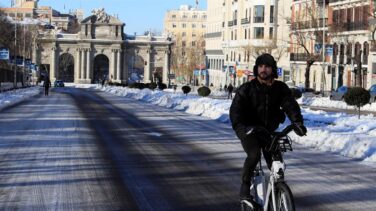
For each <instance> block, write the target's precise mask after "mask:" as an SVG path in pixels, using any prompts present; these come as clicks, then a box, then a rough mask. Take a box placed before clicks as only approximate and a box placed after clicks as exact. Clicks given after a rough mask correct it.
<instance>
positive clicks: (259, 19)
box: [253, 17, 264, 23]
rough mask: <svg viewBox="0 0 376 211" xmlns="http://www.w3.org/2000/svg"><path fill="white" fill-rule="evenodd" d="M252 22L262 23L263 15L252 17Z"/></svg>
mask: <svg viewBox="0 0 376 211" xmlns="http://www.w3.org/2000/svg"><path fill="white" fill-rule="evenodd" d="M253 23H264V17H253Z"/></svg>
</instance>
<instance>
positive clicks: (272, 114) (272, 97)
mask: <svg viewBox="0 0 376 211" xmlns="http://www.w3.org/2000/svg"><path fill="white" fill-rule="evenodd" d="M253 73H254V75H255V76H256V78H255V79H253V80H251V81H249V82H247V83H245V84H243V85H242V86H240V87H239V89H238V90H237V92H236V95H235V98H234V100H233V101H232V104H231V108H230V119H231V123H232V128H233V129H234V130H235V132H236V135H237V136H238V138H239V139H240V140H241V144H242V147H243V149H244V151H245V153H246V154H247V158H246V159H245V161H244V166H243V171H242V175H241V181H242V183H241V187H240V198H241V199H249V200H252V199H251V196H250V186H251V181H250V179H251V176H253V171H254V170H255V168H256V165H257V163H258V161H259V160H260V158H261V150H262V151H263V155H264V158H265V160H266V163H267V165H268V167H269V169H270V167H271V166H270V165H271V155H270V153H268V152H267V151H266V150H265V149H266V147H267V146H268V144H269V143H270V132H273V131H274V130H276V129H277V128H278V127H279V124H280V123H283V122H284V121H285V114H286V115H287V116H288V118H289V119H290V121H291V122H292V124H293V125H294V131H295V133H296V134H297V135H299V136H303V135H305V134H306V133H307V128H306V127H305V126H304V124H303V116H302V114H301V111H300V107H299V104H298V103H297V102H296V100H295V98H294V97H293V96H292V93H291V91H290V89H289V88H288V86H287V85H286V84H285V83H284V82H282V81H277V80H275V78H278V75H277V63H276V61H275V60H274V57H273V56H272V55H270V54H267V53H265V54H262V55H260V56H259V57H258V58H257V59H256V64H255V66H254V68H253Z"/></svg>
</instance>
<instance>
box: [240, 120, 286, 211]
mask: <svg viewBox="0 0 376 211" xmlns="http://www.w3.org/2000/svg"><path fill="white" fill-rule="evenodd" d="M291 130H292V126H291V125H290V126H288V127H286V128H285V129H284V130H283V131H282V132H275V133H274V134H273V139H272V143H271V146H270V148H269V151H272V152H273V155H272V157H273V162H272V167H271V170H270V175H269V181H268V183H267V184H266V182H265V181H264V183H263V184H262V186H263V187H265V185H267V188H266V194H265V193H264V194H263V197H262V199H261V201H260V200H259V198H260V196H259V194H258V193H257V186H255V185H256V184H253V185H252V186H251V189H252V188H253V189H254V190H251V191H254V193H255V196H256V197H255V200H257V201H256V202H257V203H258V204H259V205H260V206H261V207H263V209H264V211H267V210H268V208H269V199H270V194H271V196H272V197H271V198H272V205H273V210H276V208H277V204H276V203H277V202H276V196H275V184H276V183H277V182H284V173H285V169H286V166H285V163H284V160H283V157H282V152H286V151H287V150H290V151H292V147H291V140H290V138H289V137H288V136H287V134H288V133H289V132H290V131H291ZM256 171H260V172H261V175H262V176H264V172H263V171H262V164H261V160H260V162H259V166H258V167H256ZM254 178H255V177H253V178H252V179H253V180H254ZM263 190H265V189H263ZM243 203H246V204H247V205H248V206H250V207H253V205H252V204H251V203H249V202H248V201H246V200H244V201H243Z"/></svg>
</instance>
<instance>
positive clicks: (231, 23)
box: [228, 19, 238, 27]
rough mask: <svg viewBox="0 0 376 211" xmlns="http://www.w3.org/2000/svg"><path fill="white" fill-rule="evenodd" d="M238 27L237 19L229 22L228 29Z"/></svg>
mask: <svg viewBox="0 0 376 211" xmlns="http://www.w3.org/2000/svg"><path fill="white" fill-rule="evenodd" d="M236 25H238V20H237V19H235V20H232V21H229V22H228V27H231V26H236Z"/></svg>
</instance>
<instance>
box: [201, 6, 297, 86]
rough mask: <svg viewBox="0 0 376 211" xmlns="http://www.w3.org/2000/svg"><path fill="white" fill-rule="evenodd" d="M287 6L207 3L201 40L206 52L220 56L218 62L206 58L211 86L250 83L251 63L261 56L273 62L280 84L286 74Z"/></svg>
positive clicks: (288, 8) (287, 64)
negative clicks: (206, 18)
mask: <svg viewBox="0 0 376 211" xmlns="http://www.w3.org/2000/svg"><path fill="white" fill-rule="evenodd" d="M290 5H291V4H289V1H258V2H253V1H248V0H223V1H210V0H209V1H208V20H210V22H208V24H209V25H208V30H207V34H206V37H205V40H206V42H207V43H210V44H211V45H210V46H211V47H212V49H208V50H214V51H213V52H215V53H217V54H220V53H222V55H223V56H222V59H223V60H221V59H220V60H219V61H218V60H216V59H217V58H218V57H215V54H213V55H211V54H208V55H207V60H208V62H209V67H210V73H211V75H214V76H215V77H213V79H212V80H213V82H214V85H215V86H217V87H218V86H224V85H225V84H227V85H228V84H229V83H232V84H233V85H235V86H239V85H241V84H242V83H244V82H246V81H248V80H250V79H252V78H253V66H254V63H255V60H256V58H257V56H258V55H260V54H262V53H271V54H272V55H273V56H274V57H275V58H276V60H277V62H278V66H279V68H280V71H279V72H280V73H281V74H280V76H281V79H282V80H283V79H284V78H283V76H284V74H283V73H286V76H288V75H289V74H290V65H289V60H288V57H289V54H288V47H289V46H288V41H289V40H288V39H289V38H288V33H286V30H288V28H289V26H288V22H287V21H286V18H285V17H289V15H290ZM277 11H278V12H277ZM219 22H220V24H219V27H218V23H219ZM219 32H220V33H219ZM219 35H220V36H221V37H220V38H219V37H217V36H219ZM218 43H221V44H220V47H218ZM219 50H221V51H222V52H220V51H219ZM209 53H211V51H209ZM219 58H221V57H219ZM212 67H213V68H212Z"/></svg>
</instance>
